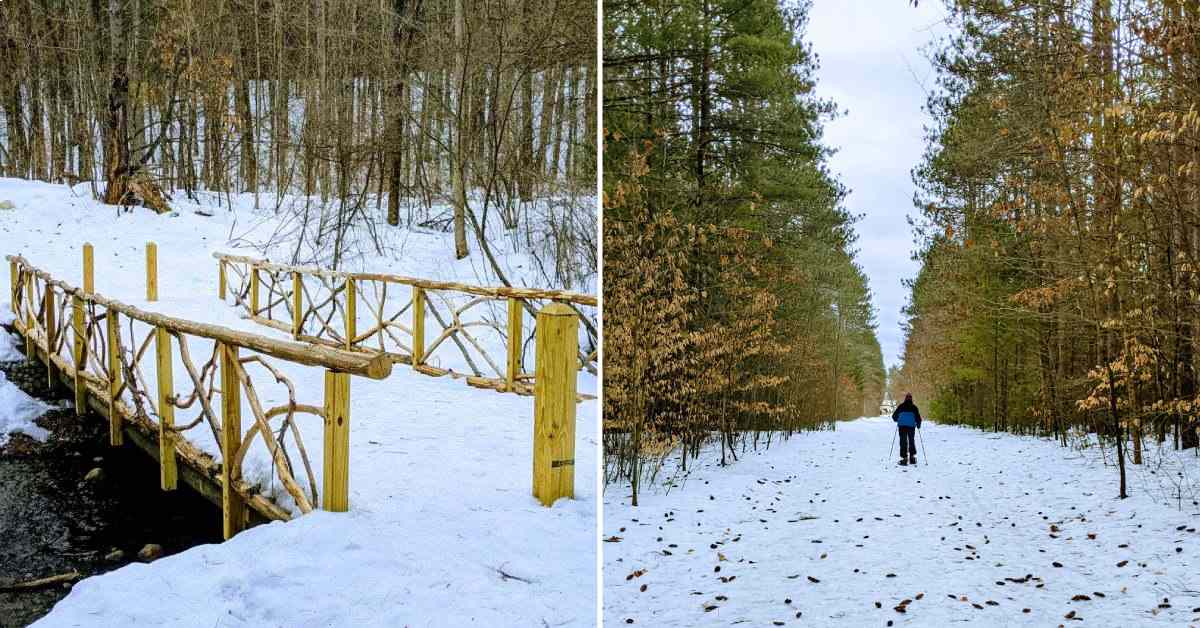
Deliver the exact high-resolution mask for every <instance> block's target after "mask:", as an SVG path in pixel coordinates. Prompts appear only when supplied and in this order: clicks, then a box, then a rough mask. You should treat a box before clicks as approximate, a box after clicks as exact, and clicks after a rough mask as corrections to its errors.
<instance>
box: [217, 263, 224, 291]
mask: <svg viewBox="0 0 1200 628" xmlns="http://www.w3.org/2000/svg"><path fill="white" fill-rule="evenodd" d="M217 298H218V299H221V300H222V301H224V300H225V260H223V259H219V260H217Z"/></svg>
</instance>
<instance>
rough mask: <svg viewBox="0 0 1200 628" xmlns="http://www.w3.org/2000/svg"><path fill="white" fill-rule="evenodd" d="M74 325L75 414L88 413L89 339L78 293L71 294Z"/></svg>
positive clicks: (72, 348) (72, 356)
mask: <svg viewBox="0 0 1200 628" xmlns="http://www.w3.org/2000/svg"><path fill="white" fill-rule="evenodd" d="M71 314H72V317H71V318H72V327H73V328H74V330H75V341H74V342H73V343H71V358H72V359H73V360H74V364H75V415H76V416H83V415H84V414H86V413H87V385H86V384H84V382H85V381H86V380H84V379H83V374H84V372H85V371H87V339H86V332H85V328H84V322H83V299H81V298H80V297H79V296H78V295H72V296H71Z"/></svg>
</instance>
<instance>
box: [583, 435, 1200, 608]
mask: <svg viewBox="0 0 1200 628" xmlns="http://www.w3.org/2000/svg"><path fill="white" fill-rule="evenodd" d="M892 425H893V424H892V421H891V420H890V418H886V417H879V418H869V419H860V420H858V421H853V422H849V423H841V424H839V425H838V428H837V430H836V431H833V432H817V433H810V434H801V435H798V436H795V437H793V438H792V439H790V440H789V441H786V442H784V443H781V444H775V445H773V446H772V447H771V448H770V449H769V450H767V451H766V452H763V453H758V454H756V453H747V454H746V455H745V456H744V457H743V459H742V460H741V461H739V462H738V463H736V464H734V465H732V466H731V467H728V468H725V469H721V468H719V467H717V466H716V465H715V464H713V463H707V464H703V465H701V466H700V467H699V468H698V469H696V470H694V471H692V472H691V474H690V476H689V477H688V478H687V479H686V481H685V482H684V483H683V485H682V486H681V487H680V486H676V487H674V488H672V489H671V490H669V491H665V490H664V489H663V488H661V484H662V483H661V482H660V487H657V488H655V489H652V490H647V491H646V492H644V493H643V494H642V496H641V500H640V501H641V505H640V506H639V507H638V508H633V507H631V506H629V505H628V502H629V500H628V495H627V489H626V488H625V487H620V488H618V487H610V488H609V490H608V493H607V494H606V496H605V511H604V519H605V521H604V526H603V527H604V530H603V533H604V537H605V539H606V541H607V542H605V543H604V547H603V550H604V575H605V592H604V605H605V611H604V617H605V623H606V624H607V625H626V624H627V623H636V624H642V625H651V626H664V625H665V626H671V625H677V626H694V625H711V626H718V625H720V626H724V625H733V624H741V623H746V624H748V625H753V626H763V625H821V626H885V625H886V626H891V625H895V626H946V625H951V624H953V623H958V622H972V623H975V624H979V625H989V626H1009V625H1012V626H1020V625H1037V626H1047V625H1050V626H1054V625H1059V624H1066V625H1071V624H1074V623H1076V621H1078V623H1081V624H1086V625H1101V626H1133V625H1164V626H1165V625H1171V626H1179V625H1187V623H1188V622H1189V621H1190V622H1193V623H1196V622H1197V621H1198V620H1200V534H1198V533H1197V532H1196V528H1197V527H1198V526H1200V516H1197V510H1198V508H1197V506H1196V505H1194V504H1185V505H1186V507H1185V509H1184V511H1183V512H1181V511H1179V510H1177V509H1175V508H1171V507H1169V506H1166V505H1162V504H1160V503H1158V502H1156V501H1155V500H1154V499H1153V498H1151V497H1150V496H1149V495H1146V494H1145V493H1135V494H1134V495H1132V496H1131V497H1130V498H1129V499H1126V500H1123V501H1122V500H1118V499H1116V498H1115V497H1116V493H1117V490H1116V471H1115V470H1114V469H1113V468H1111V467H1109V468H1104V467H1102V466H1101V464H1100V462H1099V454H1098V453H1095V452H1094V451H1087V452H1085V453H1083V454H1081V453H1079V452H1075V451H1071V450H1067V449H1064V448H1062V447H1060V446H1058V445H1057V444H1055V443H1054V442H1051V441H1046V440H1040V439H1034V438H1025V437H1016V436H1011V435H1000V434H991V433H985V432H980V431H977V430H971V429H966V428H958V427H952V426H939V425H933V424H931V422H930V421H926V424H925V426H924V428H923V430H922V432H923V433H922V436H923V437H924V439H925V444H926V446H927V448H928V455H929V460H930V463H931V464H930V465H928V466H927V465H925V464H924V463H925V460H924V458H921V464H920V465H919V466H917V467H915V468H913V467H900V466H897V465H896V464H895V461H893V460H892V459H891V458H887V459H886V461H885V454H886V452H887V451H888V443H889V441H890V440H891V439H892V432H893V429H894V428H893V427H892ZM918 444H919V443H918ZM896 457H897V458H898V455H896ZM705 459H706V460H711V459H712V455H707V456H706V457H705ZM1132 485H1133V486H1136V483H1134V484H1132ZM1180 528H1182V529H1180ZM613 537H619V539H620V540H615V539H614V538H613ZM641 571H644V573H643V574H641V575H640V576H639V575H636V574H637V573H638V572H641ZM631 575H632V577H630V576H631ZM643 586H644V587H645V590H644V591H643V590H642V587H643ZM1077 595H1086V596H1087V597H1088V598H1090V599H1088V600H1082V599H1079V600H1074V601H1073V599H1072V598H1074V597H1075V596H1077ZM918 598H919V599H918ZM905 599H909V600H911V602H909V603H908V604H907V605H906V607H905V612H898V611H897V610H895V609H894V607H896V606H897V605H899V604H900V603H901V602H903V601H904V600H905ZM1164 599H1165V600H1166V601H1164ZM1160 605H1164V606H1163V607H1160ZM1166 605H1169V606H1166ZM1026 609H1028V610H1026ZM1070 613H1074V615H1073V616H1072V617H1071V618H1068V617H1066V616H1067V615H1068V614H1070ZM1072 619H1074V620H1075V621H1072ZM629 620H632V622H630V621H629Z"/></svg>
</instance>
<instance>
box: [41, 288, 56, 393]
mask: <svg viewBox="0 0 1200 628" xmlns="http://www.w3.org/2000/svg"><path fill="white" fill-rule="evenodd" d="M43 298H44V300H45V301H46V306H45V308H44V309H45V310H46V385H47V387H48V388H49V389H50V390H58V382H57V381H55V376H54V371H55V366H54V359H53V358H52V357H51V356H53V355H54V346H55V345H57V344H58V321H57V320H55V318H54V288H53V287H52V286H51V285H50V283H49V282H47V283H46V292H45V293H43Z"/></svg>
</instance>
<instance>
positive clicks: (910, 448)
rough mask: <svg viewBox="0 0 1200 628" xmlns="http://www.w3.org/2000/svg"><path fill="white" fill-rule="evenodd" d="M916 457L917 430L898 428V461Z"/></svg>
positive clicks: (913, 428)
mask: <svg viewBox="0 0 1200 628" xmlns="http://www.w3.org/2000/svg"><path fill="white" fill-rule="evenodd" d="M909 456H912V457H914V458H915V457H916V456H917V428H915V427H905V426H903V425H901V426H900V459H901V460H907V459H908V457H909Z"/></svg>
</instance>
